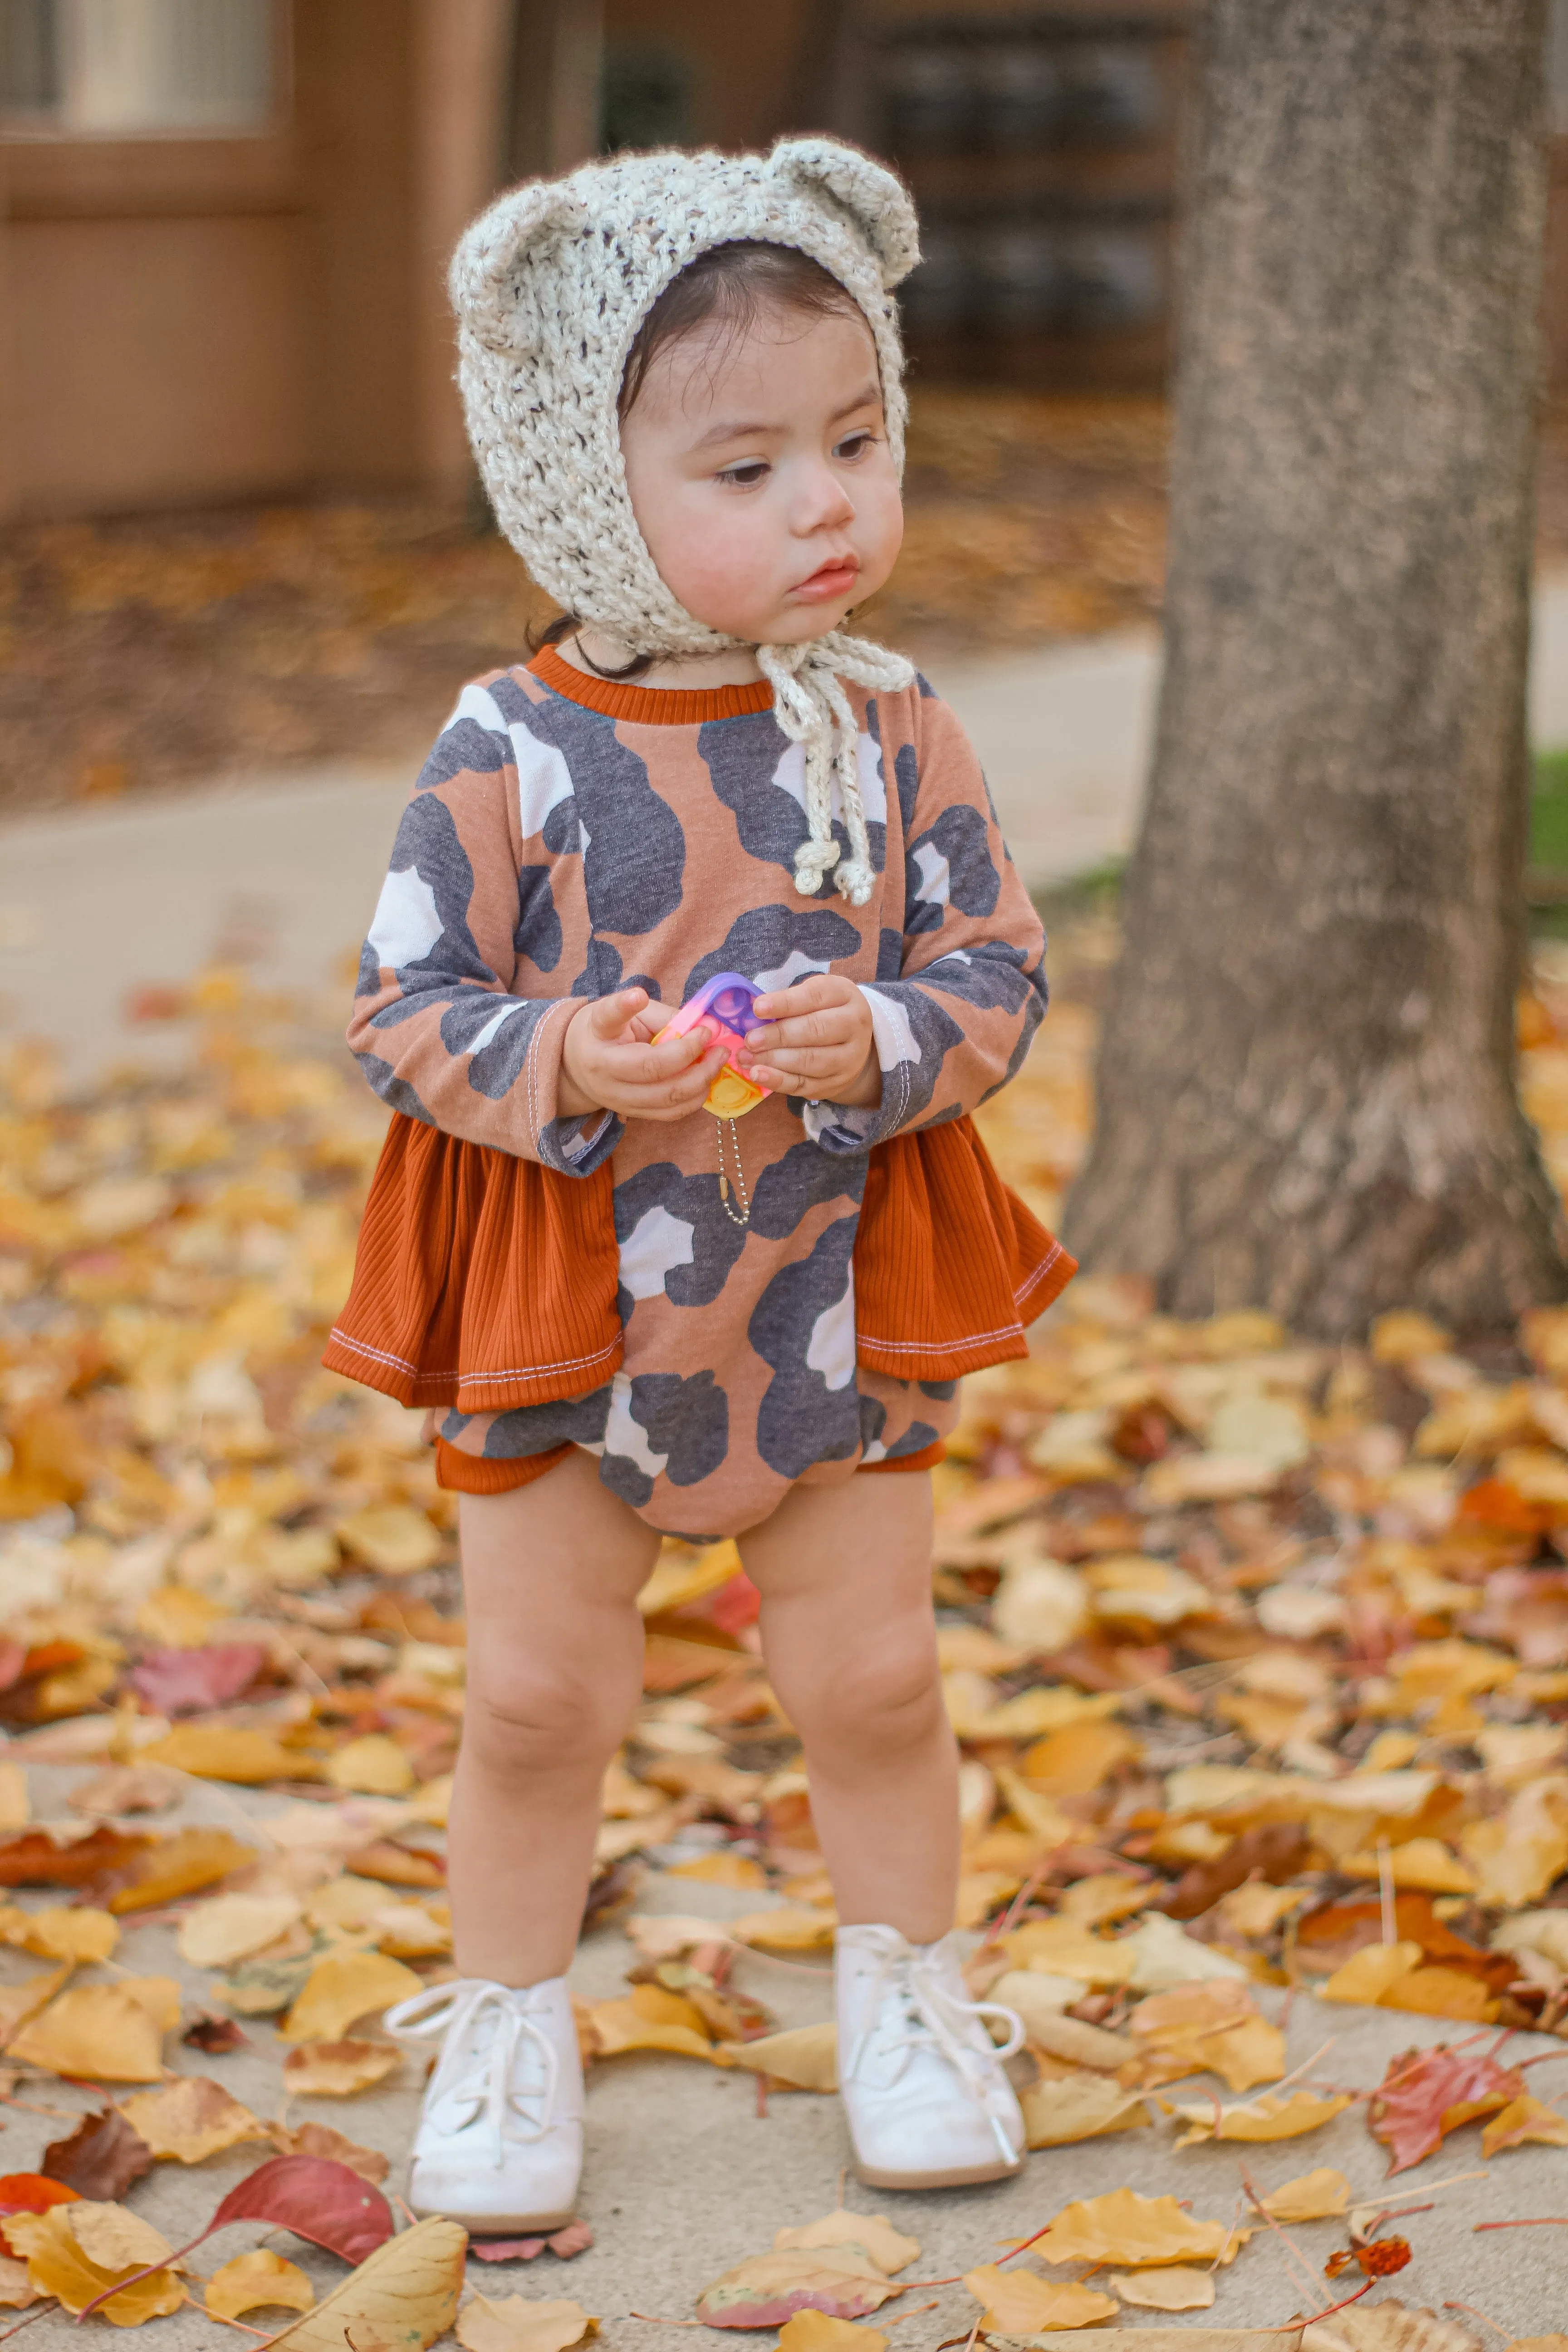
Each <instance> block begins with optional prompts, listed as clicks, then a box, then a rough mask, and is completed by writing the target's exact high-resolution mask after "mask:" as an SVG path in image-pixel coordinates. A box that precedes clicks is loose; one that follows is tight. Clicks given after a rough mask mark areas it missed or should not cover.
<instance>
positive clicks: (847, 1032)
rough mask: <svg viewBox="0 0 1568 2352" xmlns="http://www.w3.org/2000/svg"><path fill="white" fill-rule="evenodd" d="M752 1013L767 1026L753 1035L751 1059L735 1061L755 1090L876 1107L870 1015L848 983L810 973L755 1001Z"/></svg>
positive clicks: (878, 1083) (878, 1095) (878, 1076)
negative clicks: (757, 1085) (745, 1073)
mask: <svg viewBox="0 0 1568 2352" xmlns="http://www.w3.org/2000/svg"><path fill="white" fill-rule="evenodd" d="M752 1011H753V1012H754V1013H757V1014H758V1016H759V1017H760V1018H761V1019H762V1020H763V1021H764V1022H766V1023H767V1024H768V1026H767V1027H766V1028H764V1029H753V1030H752V1034H751V1035H750V1036H749V1037H748V1038H747V1040H746V1055H747V1056H749V1058H743V1057H740V1056H738V1057H737V1058H738V1059H742V1066H743V1067H744V1068H745V1069H746V1071H747V1073H748V1075H749V1076H752V1077H754V1078H755V1079H756V1080H757V1082H758V1084H759V1085H760V1086H764V1087H773V1089H774V1091H775V1093H778V1094H781V1095H805V1096H807V1097H810V1098H811V1099H813V1100H815V1101H818V1102H834V1103H865V1104H876V1103H879V1102H880V1101H881V1099H882V1073H881V1070H880V1069H879V1066H878V1063H877V1052H876V1041H875V1039H874V1037H873V1034H872V1030H871V1010H870V1007H869V1005H868V1003H867V1002H866V999H865V997H864V996H863V995H862V994H861V992H860V991H859V990H858V988H857V987H856V985H855V983H854V982H853V981H852V980H841V979H840V978H839V977H838V976H837V973H834V972H814V973H813V974H812V976H811V978H810V979H809V980H800V981H797V982H795V986H794V987H793V988H781V989H777V990H775V991H774V992H773V993H772V994H770V995H767V996H759V997H758V998H757V1000H756V1003H754V1005H753V1006H752Z"/></svg>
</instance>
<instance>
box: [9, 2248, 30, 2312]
mask: <svg viewBox="0 0 1568 2352" xmlns="http://www.w3.org/2000/svg"><path fill="white" fill-rule="evenodd" d="M37 2300H38V2290H37V2287H36V2286H35V2285H34V2284H33V2282H32V2280H31V2279H30V2278H29V2277H28V2275H27V2265H26V2263H20V2262H18V2261H17V2260H16V2256H15V2255H14V2254H0V2310H4V2311H26V2308H27V2305H29V2304H30V2303H37Z"/></svg>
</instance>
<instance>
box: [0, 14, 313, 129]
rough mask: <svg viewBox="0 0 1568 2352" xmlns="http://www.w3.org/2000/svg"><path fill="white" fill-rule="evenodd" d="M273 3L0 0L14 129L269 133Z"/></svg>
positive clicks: (1, 102) (1, 93) (0, 52)
mask: <svg viewBox="0 0 1568 2352" xmlns="http://www.w3.org/2000/svg"><path fill="white" fill-rule="evenodd" d="M275 41H276V23H275V6H274V0H0V117H3V118H4V121H5V128H6V129H7V130H10V131H42V132H55V133H64V134H66V135H68V136H85V137H99V138H103V137H110V138H121V139H133V138H141V137H144V136H147V135H150V134H155V133H158V132H165V133H167V132H174V133H182V132H183V133H184V134H185V135H186V136H187V137H191V136H196V137H200V136H205V135H211V134H214V133H221V132H225V131H263V130H265V129H267V128H268V125H269V123H270V121H271V120H272V116H273V111H274V104H275V90H274V84H275V80H276V74H275V66H274V60H275Z"/></svg>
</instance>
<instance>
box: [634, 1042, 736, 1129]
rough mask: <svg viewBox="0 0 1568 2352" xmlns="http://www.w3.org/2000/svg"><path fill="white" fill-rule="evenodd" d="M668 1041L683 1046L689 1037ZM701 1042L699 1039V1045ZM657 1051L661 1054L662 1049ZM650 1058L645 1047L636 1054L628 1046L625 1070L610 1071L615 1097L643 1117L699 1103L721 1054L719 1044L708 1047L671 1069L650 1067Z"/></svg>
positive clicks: (719, 1062)
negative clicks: (693, 1057)
mask: <svg viewBox="0 0 1568 2352" xmlns="http://www.w3.org/2000/svg"><path fill="white" fill-rule="evenodd" d="M670 1042H671V1043H672V1044H674V1045H682V1046H684V1045H688V1044H689V1040H688V1039H687V1038H684V1037H681V1038H675V1039H672V1040H671V1041H670ZM702 1042H703V1041H702V1040H701V1039H699V1040H698V1043H699V1045H701V1044H702ZM658 1051H659V1053H661V1054H662V1053H663V1051H664V1049H663V1048H662V1047H661V1048H659V1049H658ZM651 1058H652V1057H651V1055H650V1053H649V1049H648V1048H647V1047H642V1048H638V1049H637V1050H636V1052H635V1053H634V1051H633V1049H630V1048H627V1049H626V1063H625V1066H624V1072H622V1071H617V1072H616V1073H614V1074H613V1077H614V1083H615V1088H616V1096H617V1099H618V1100H619V1101H620V1102H622V1103H623V1104H624V1105H625V1106H626V1108H628V1109H629V1110H631V1111H632V1112H633V1113H634V1114H637V1115H641V1116H645V1117H646V1116H649V1115H651V1114H654V1113H656V1112H658V1111H660V1110H668V1109H670V1108H676V1109H679V1108H688V1109H689V1108H691V1106H692V1105H693V1104H695V1103H700V1101H701V1100H702V1097H703V1096H704V1095H705V1094H706V1093H707V1092H708V1089H709V1087H710V1086H711V1085H712V1083H713V1080H714V1078H715V1077H716V1076H718V1073H719V1068H720V1066H721V1063H722V1061H723V1058H724V1055H723V1049H722V1048H721V1046H717V1045H715V1046H710V1048H709V1050H708V1051H707V1052H706V1053H704V1054H701V1055H699V1056H698V1058H697V1059H696V1060H691V1061H686V1062H684V1063H682V1064H681V1065H679V1066H677V1067H675V1068H673V1069H672V1068H669V1067H668V1066H664V1067H658V1066H655V1067H652V1068H650V1067H649V1063H650V1059H651Z"/></svg>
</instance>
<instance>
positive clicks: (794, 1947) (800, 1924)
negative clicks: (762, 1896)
mask: <svg viewBox="0 0 1568 2352" xmlns="http://www.w3.org/2000/svg"><path fill="white" fill-rule="evenodd" d="M836 1925H837V1923H836V1921H835V1918H834V1916H833V1913H832V1912H831V1911H813V1910H807V1909H805V1907H804V1906H802V1907H800V1908H794V1907H791V1906H784V1907H781V1908H780V1909H779V1910H777V1911H748V1912H747V1913H745V1915H744V1916H743V1917H742V1918H739V1919H728V1920H726V1921H725V1923H724V1926H725V1931H726V1933H727V1934H729V1935H731V1936H733V1937H734V1938H735V1940H736V1942H737V1943H739V1944H751V1945H752V1946H753V1947H754V1948H756V1949H757V1950H758V1951H763V1952H830V1951H831V1950H832V1949H833V1937H834V1932H835V1927H836Z"/></svg>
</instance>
